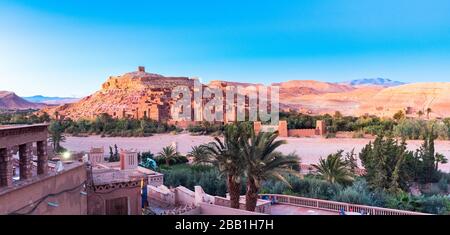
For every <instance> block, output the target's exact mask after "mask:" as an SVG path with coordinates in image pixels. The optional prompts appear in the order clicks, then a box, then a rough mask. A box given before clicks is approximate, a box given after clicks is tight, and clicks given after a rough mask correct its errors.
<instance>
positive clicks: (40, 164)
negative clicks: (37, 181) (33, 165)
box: [36, 140, 48, 175]
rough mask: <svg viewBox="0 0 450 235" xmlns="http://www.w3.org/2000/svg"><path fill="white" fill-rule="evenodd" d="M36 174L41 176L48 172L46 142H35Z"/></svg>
mask: <svg viewBox="0 0 450 235" xmlns="http://www.w3.org/2000/svg"><path fill="white" fill-rule="evenodd" d="M36 149H37V174H38V175H43V174H47V172H48V155H47V140H43V141H38V142H37V148H36Z"/></svg>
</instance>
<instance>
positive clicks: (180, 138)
mask: <svg viewBox="0 0 450 235" xmlns="http://www.w3.org/2000/svg"><path fill="white" fill-rule="evenodd" d="M283 139H285V140H287V142H288V144H286V145H284V146H281V147H280V151H281V152H283V153H286V154H287V153H291V152H295V153H297V155H298V156H299V157H300V158H301V161H302V163H306V164H311V163H317V162H318V160H319V159H320V158H321V157H326V156H327V155H328V154H330V153H334V152H336V151H338V150H340V149H342V150H344V151H351V150H352V149H353V148H354V149H355V153H359V152H360V151H361V149H362V148H363V147H364V146H365V145H366V144H367V143H369V141H370V139H351V138H348V139H347V138H338V139H325V138H283ZM211 141H213V138H212V137H210V136H191V135H189V134H178V135H172V134H158V135H154V136H151V137H140V138H129V137H111V138H110V137H105V138H101V137H100V136H90V137H67V138H66V142H64V143H63V144H62V145H63V146H64V147H66V148H67V149H69V150H71V151H89V149H90V148H91V147H101V146H103V147H104V148H105V152H109V146H114V144H117V146H118V147H119V149H120V148H124V149H136V150H137V151H140V152H142V151H151V152H153V153H158V152H159V151H161V150H162V148H163V147H165V146H168V145H170V144H172V143H173V142H175V143H176V144H177V148H178V151H179V152H180V153H181V154H186V153H188V152H189V151H190V150H191V147H193V146H197V145H200V144H204V143H208V142H211ZM421 144H422V141H408V148H409V149H410V150H416V149H418V148H419V147H420V145H421ZM435 145H436V146H435V147H436V151H437V152H440V153H442V154H444V155H445V156H446V157H447V158H449V159H450V141H436V144H435ZM440 168H441V170H443V171H446V172H450V164H448V163H447V164H445V165H442V166H441V167H440Z"/></svg>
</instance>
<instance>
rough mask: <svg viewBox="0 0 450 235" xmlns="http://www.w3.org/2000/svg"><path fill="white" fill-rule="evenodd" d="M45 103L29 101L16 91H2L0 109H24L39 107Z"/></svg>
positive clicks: (0, 93) (0, 92)
mask: <svg viewBox="0 0 450 235" xmlns="http://www.w3.org/2000/svg"><path fill="white" fill-rule="evenodd" d="M43 106H44V104H40V103H33V102H29V101H27V100H25V99H23V98H21V97H19V96H17V95H16V94H15V93H14V92H10V91H0V110H1V109H3V110H24V109H39V108H42V107H43Z"/></svg>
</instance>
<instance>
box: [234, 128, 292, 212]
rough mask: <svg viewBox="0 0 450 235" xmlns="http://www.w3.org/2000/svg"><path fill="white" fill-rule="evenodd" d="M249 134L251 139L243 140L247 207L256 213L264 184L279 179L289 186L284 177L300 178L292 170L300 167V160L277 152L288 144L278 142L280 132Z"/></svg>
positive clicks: (282, 141)
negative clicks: (293, 176)
mask: <svg viewBox="0 0 450 235" xmlns="http://www.w3.org/2000/svg"><path fill="white" fill-rule="evenodd" d="M247 134H248V133H247ZM249 134H250V137H249V138H242V139H241V140H242V142H241V146H242V150H243V152H244V157H245V175H246V176H247V192H246V194H245V200H246V205H245V207H246V209H247V210H248V211H255V209H256V203H257V200H258V192H259V190H260V188H261V184H262V182H263V181H265V180H268V179H278V180H280V181H282V182H284V183H286V184H287V185H289V183H288V182H287V180H286V179H285V177H284V175H286V174H293V175H297V176H298V172H296V171H294V170H292V168H293V166H298V165H299V158H298V156H296V155H295V154H291V155H287V156H286V155H283V154H281V153H279V152H275V150H276V149H277V148H278V147H280V146H281V145H283V144H285V143H286V141H284V140H276V138H277V137H278V132H259V133H258V134H255V132H254V130H253V129H252V130H250V133H249ZM289 186H290V185H289Z"/></svg>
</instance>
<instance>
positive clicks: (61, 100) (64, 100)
mask: <svg viewBox="0 0 450 235" xmlns="http://www.w3.org/2000/svg"><path fill="white" fill-rule="evenodd" d="M23 98H24V99H25V100H27V101H29V102H33V103H44V104H50V105H59V104H70V103H75V102H77V101H79V100H80V99H79V98H73V97H48V96H42V95H35V96H29V97H23Z"/></svg>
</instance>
